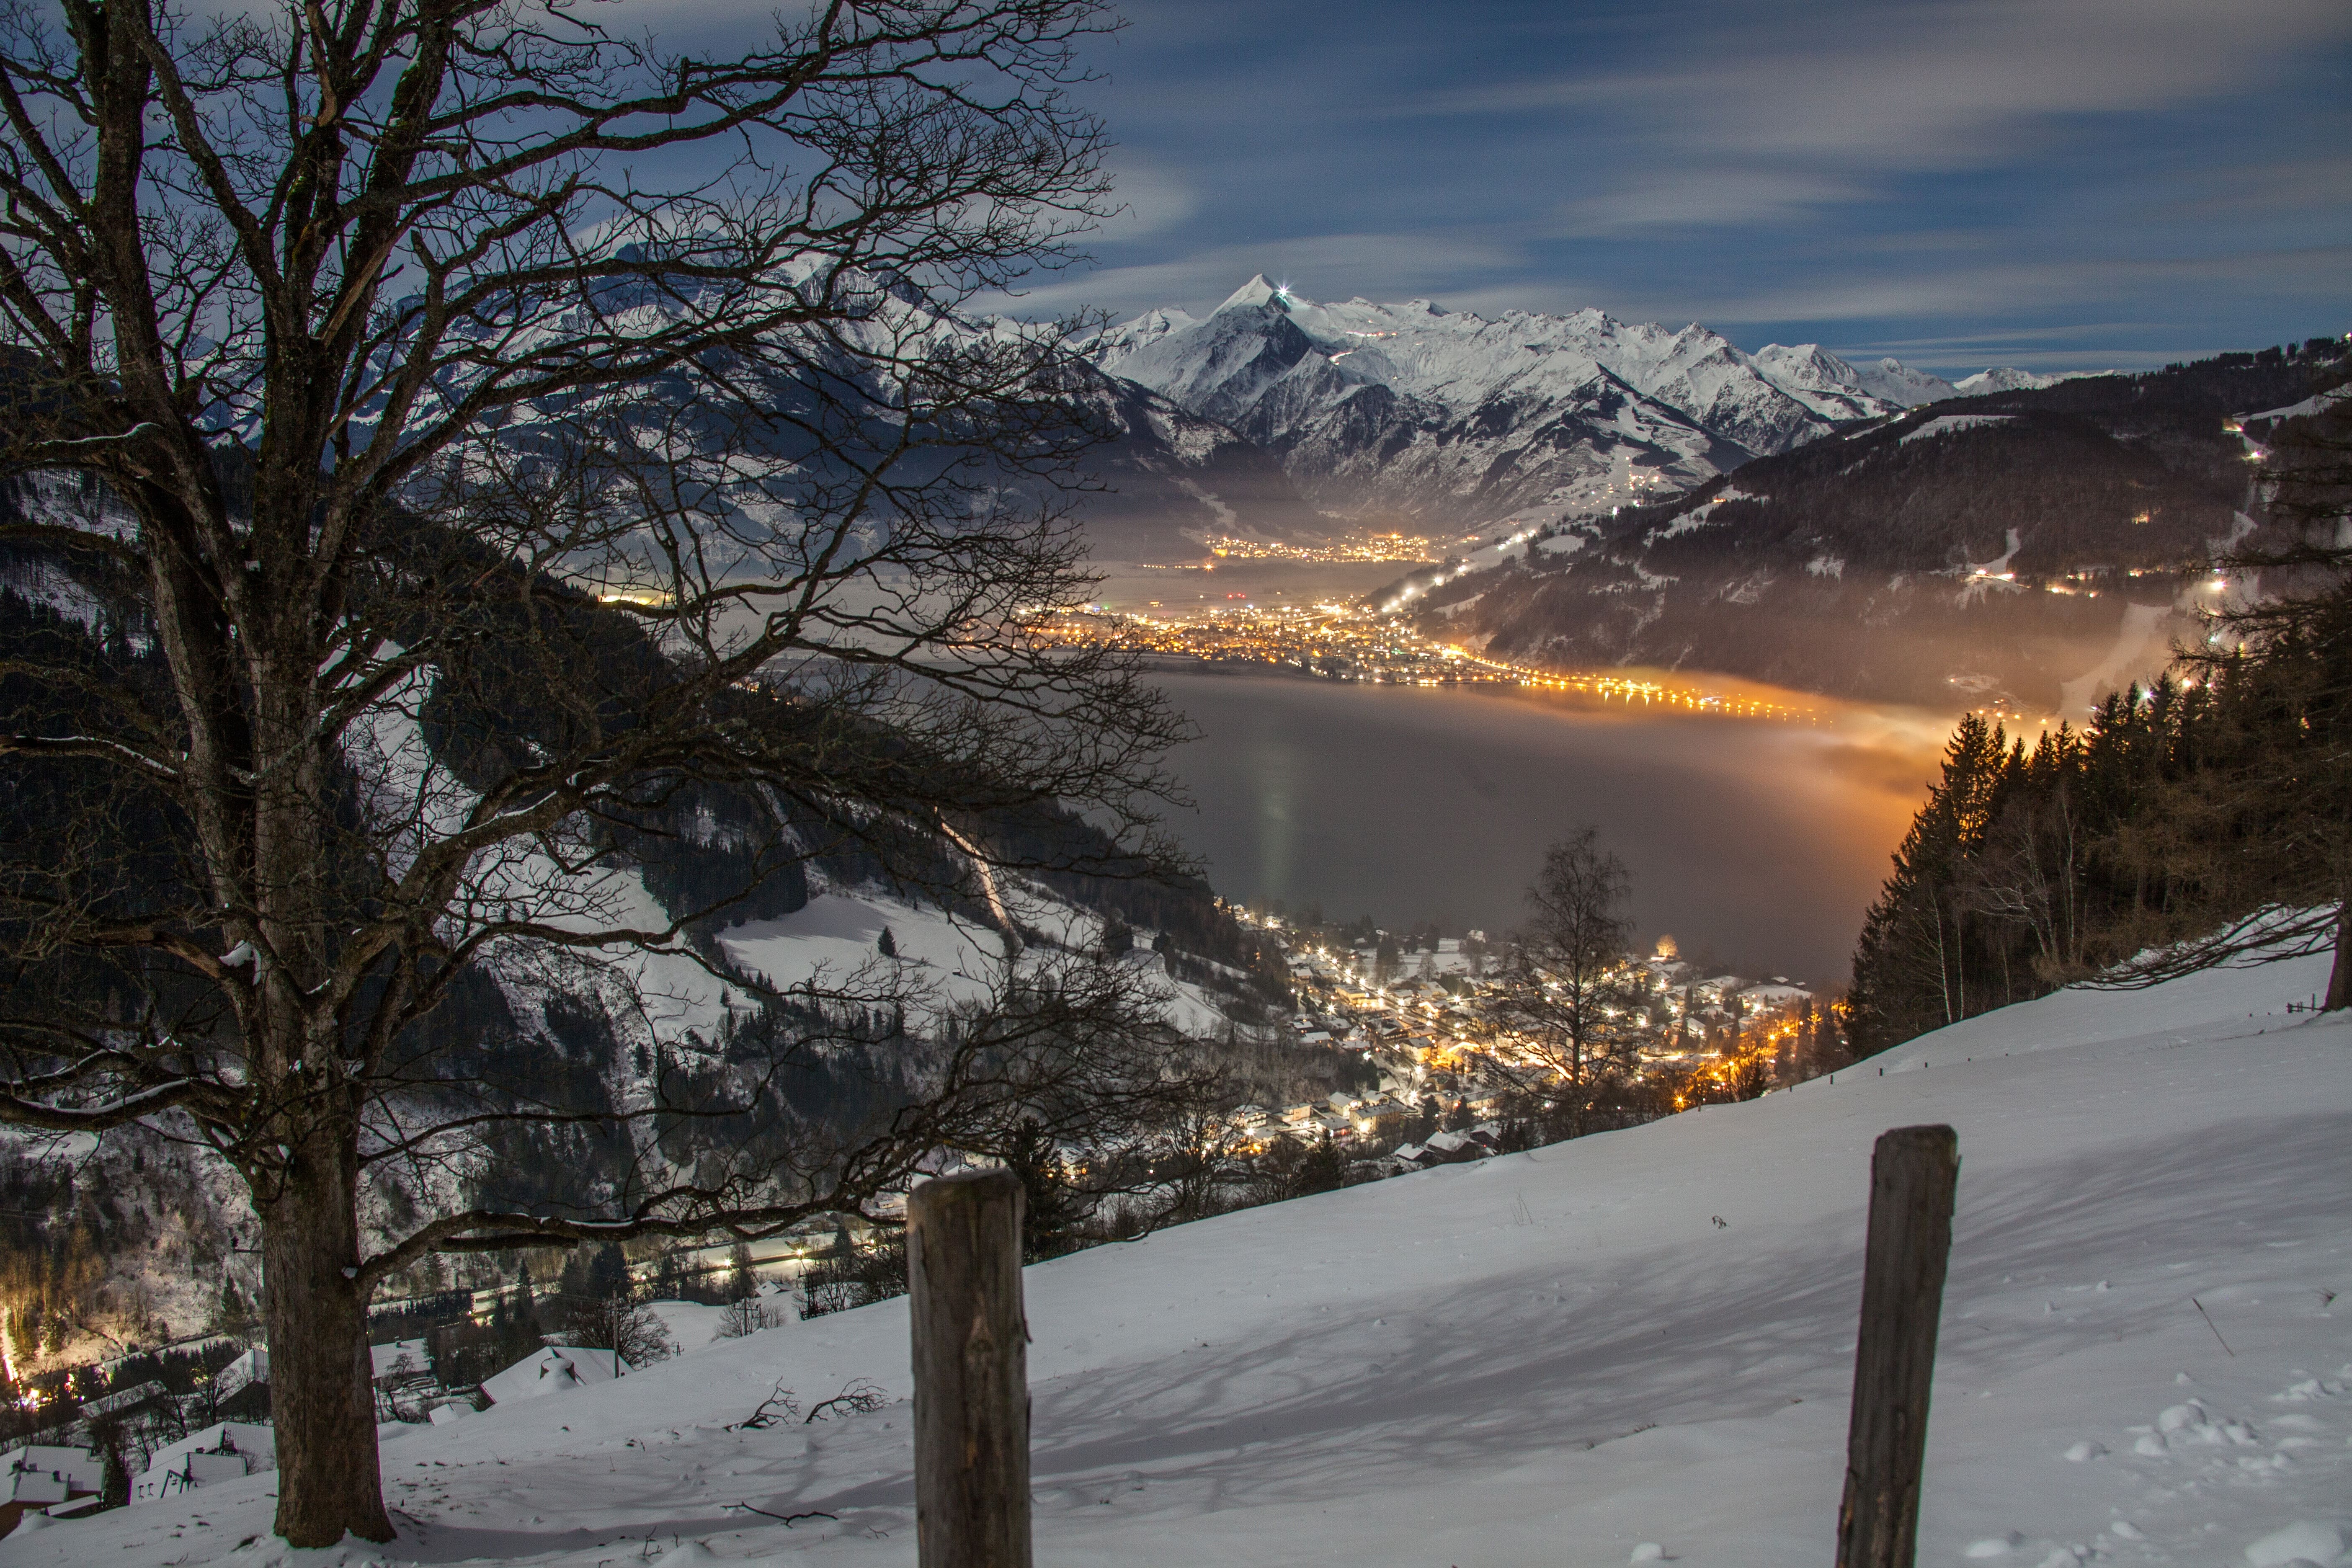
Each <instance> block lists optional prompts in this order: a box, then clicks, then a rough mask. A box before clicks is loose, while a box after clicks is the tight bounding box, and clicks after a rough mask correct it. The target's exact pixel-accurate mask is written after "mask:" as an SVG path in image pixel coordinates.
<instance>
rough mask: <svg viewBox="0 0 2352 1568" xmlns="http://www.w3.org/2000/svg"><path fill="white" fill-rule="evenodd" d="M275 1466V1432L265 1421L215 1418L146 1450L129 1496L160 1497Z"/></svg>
mask: <svg viewBox="0 0 2352 1568" xmlns="http://www.w3.org/2000/svg"><path fill="white" fill-rule="evenodd" d="M276 1468H278V1441H277V1436H276V1435H275V1434H274V1433H272V1432H271V1431H270V1429H269V1428H268V1427H267V1426H256V1425H254V1424H253V1423H251V1422H247V1421H217V1422H215V1423H214V1424H213V1425H212V1426H207V1427H205V1429H204V1430H203V1431H201V1432H195V1433H191V1434H190V1435H189V1436H185V1437H183V1438H181V1439H180V1440H179V1441H178V1442H176V1443H167V1444H165V1445H164V1446H163V1447H161V1448H158V1449H156V1450H155V1452H154V1453H152V1455H150V1456H148V1459H147V1468H146V1470H145V1472H144V1473H143V1474H142V1475H141V1476H140V1477H139V1479H136V1480H134V1481H132V1482H131V1501H132V1502H134V1503H142V1502H161V1501H162V1500H164V1499H165V1498H169V1497H177V1496H179V1495H180V1494H181V1493H183V1492H190V1491H195V1490H198V1489H202V1488H205V1487H210V1486H218V1485H220V1484H221V1483H222V1482H223V1481H236V1480H243V1479H245V1478H246V1477H247V1476H250V1475H254V1474H257V1473H258V1472H260V1471H262V1470H274V1469H276Z"/></svg>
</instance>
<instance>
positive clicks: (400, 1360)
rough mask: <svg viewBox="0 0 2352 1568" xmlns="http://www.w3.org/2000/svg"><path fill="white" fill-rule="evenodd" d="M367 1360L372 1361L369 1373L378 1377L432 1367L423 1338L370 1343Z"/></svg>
mask: <svg viewBox="0 0 2352 1568" xmlns="http://www.w3.org/2000/svg"><path fill="white" fill-rule="evenodd" d="M368 1360H369V1361H370V1362H371V1363H373V1371H372V1373H371V1375H373V1376H374V1377H376V1378H378V1379H382V1378H387V1377H404V1376H407V1375H408V1374H410V1373H419V1372H430V1371H431V1370H432V1369H433V1355H432V1352H430V1351H428V1350H427V1349H426V1348H425V1342H424V1341H423V1340H394V1342H392V1343H390V1344H388V1345H370V1346H368Z"/></svg>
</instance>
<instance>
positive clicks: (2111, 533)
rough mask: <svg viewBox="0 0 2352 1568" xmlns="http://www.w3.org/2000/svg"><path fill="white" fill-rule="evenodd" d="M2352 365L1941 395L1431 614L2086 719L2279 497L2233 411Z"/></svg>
mask: <svg viewBox="0 0 2352 1568" xmlns="http://www.w3.org/2000/svg"><path fill="white" fill-rule="evenodd" d="M2347 379H2352V361H2347V357H2346V353H2345V345H2344V344H2343V343H2342V342H2339V341H2337V340H2335V339H2329V338H2315V339H2313V340H2311V341H2310V342H2306V343H2303V344H2299V345H2293V346H2282V347H2278V348H2272V349H2266V350H2263V351H2262V352H2261V353H2236V354H2225V355H2221V356H2220V357H2219V358H2216V359H2213V360H2209V361H2201V362H2198V363H2193V364H2180V365H2175V366H2171V367H2168V368H2167V369H2165V370H2162V371H2156V372H2150V373H2148V374H2141V375H2115V376H2098V377H2085V378H2082V379H2079V380H2074V381H2067V382H2063V383H2061V384H2058V385H2056V386H2053V387H2048V388H2044V389H2042V390H2039V391H2016V392H2007V393H2000V394H1995V395H1988V396H1981V397H1972V398H1966V399H1956V400H1947V401H1944V402H1940V403H1936V404H1933V405H1927V406H1925V407H1921V408H1916V409H1913V410H1910V411H1908V412H1906V413H1905V414H1904V415H1902V416H1898V417H1895V418H1891V419H1885V420H1880V421H1876V422H1874V423H1871V424H1868V425H1866V426H1862V427H1860V428H1858V429H1854V430H1850V431H1847V432H1844V433H1842V434H1840V435H1837V436H1832V437H1825V438H1823V439H1822V440H1819V441H1815V442H1813V443H1811V444H1810V445H1807V446H1804V447H1798V448H1797V449H1795V450H1794V451H1790V452H1786V453H1782V454H1780V455H1778V456H1775V457H1769V458H1759V459H1758V460H1756V461H1754V462H1751V463H1748V464H1747V465H1746V466H1744V467H1742V468H1738V469H1737V470H1735V471H1734V472H1732V473H1730V474H1728V475H1725V476H1723V477H1721V478H1719V479H1713V480H1710V481H1708V482H1707V483H1706V484H1704V485H1701V486H1699V487H1698V488H1696V489H1693V490H1691V491H1690V492H1689V493H1688V494H1686V495H1685V496H1682V497H1679V498H1677V499H1676V500H1674V501H1671V502H1669V503H1666V504H1664V505H1660V506H1653V507H1629V508H1625V509H1622V510H1621V511H1620V512H1618V513H1617V514H1616V515H1614V516H1612V517H1608V518H1603V519H1600V520H1597V521H1594V522H1592V523H1591V524H1590V525H1580V526H1578V527H1573V528H1571V529H1570V530H1568V531H1562V532H1559V533H1556V534H1555V535H1553V536H1552V537H1549V538H1539V539H1537V540H1535V541H1534V542H1531V543H1530V545H1529V546H1528V551H1527V552H1526V553H1525V555H1524V556H1523V557H1521V556H1515V557H1513V558H1512V559H1511V560H1510V561H1508V562H1507V563H1505V564H1504V565H1503V566H1502V567H1500V568H1498V569H1495V570H1488V571H1483V572H1475V573H1471V574H1465V575H1462V576H1458V577H1456V578H1454V579H1453V580H1452V581H1450V582H1447V583H1445V584H1442V585H1440V586H1438V587H1435V588H1433V589H1432V590H1431V591H1430V592H1429V593H1428V594H1427V595H1426V597H1425V599H1423V601H1422V604H1423V609H1422V610H1421V612H1420V613H1421V615H1422V616H1423V624H1424V629H1427V630H1431V631H1433V632H1434V633H1441V634H1442V635H1443V636H1444V637H1448V638H1450V639H1454V640H1460V639H1463V638H1465V637H1467V638H1471V639H1475V640H1478V641H1481V642H1482V643H1483V646H1484V647H1486V649H1487V650H1488V651H1489V652H1491V653H1495V654H1498V655H1507V656H1509V657H1511V658H1518V659H1524V660H1528V661H1530V662H1535V663H1540V664H1548V665H1552V666H1558V667H1566V668H1591V667H1594V666H1609V665H1618V664H1631V665H1646V666H1658V667H1664V668H1680V669H1691V670H1713V671H1719V672H1723V673H1727V674H1733V675H1739V676H1744V677H1747V678H1749V679H1758V680H1765V681H1770V682H1773V683H1775V684H1779V685H1783V686H1788V687H1792V688H1795V689H1801V690H1810V691H1820V692H1824V693H1830V694H1833V695H1838V696H1845V697H1854V698H1862V699H1870V700H1895V701H1904V702H1916V703H1920V704H1924V705H1927V706H1933V707H1941V708H1947V709H1948V708H1950V707H1951V706H1953V705H1954V703H1955V700H1959V701H1962V702H1966V703H1968V704H1970V705H1981V706H1985V707H2003V708H2008V709H2011V710H2016V709H2023V710H2029V711H2050V710H2058V709H2059V708H2060V707H2061V704H2062V703H2063V702H2066V701H2068V700H2077V699H2078V700H2079V703H2080V704H2081V705H2078V706H2076V707H2074V709H2073V710H2072V711H2071V712H2070V713H2069V715H2068V716H2069V717H2071V718H2073V719H2074V720H2075V721H2077V722H2080V721H2081V720H2082V719H2083V717H2084V712H2085V710H2086V705H2087V703H2088V702H2089V701H2090V700H2095V697H2096V695H2097V692H2096V691H2084V689H2083V686H2084V683H2086V682H2090V683H2093V684H2095V682H2091V678H2092V677H2094V676H2095V675H2096V674H2097V672H2099V671H2101V670H2102V669H2105V670H2106V671H2107V677H2106V679H2107V680H2108V681H2109V682H2110V683H2113V684H2121V683H2122V681H2123V680H2124V679H2127V678H2129V676H2130V675H2132V674H2133V673H2135V672H2136V671H2145V672H2147V673H2153V671H2154V670H2155V669H2157V668H2160V667H2161V665H2162V664H2163V662H2164V646H2165V639H2166V637H2167V636H2168V635H2179V634H2183V633H2186V632H2187V631H2188V629H2189V624H2190V622H2191V620H2192V619H2193V616H2194V609H2195V606H2196V605H2197V604H2198V603H2199V602H2200V592H2201V590H2200V586H2199V584H2200V581H2201V580H2202V578H2203V577H2204V576H2205V574H2207V573H2208V572H2209V570H2210V566H2211V563H2212V562H2213V560H2214V558H2215V557H2216V555H2217V554H2218V553H2220V552H2226V551H2229V550H2231V549H2232V548H2234V547H2235V546H2236V544H2237V543H2238V542H2242V540H2243V539H2244V538H2245V536H2246V533H2247V531H2248V530H2249V529H2250V528H2252V527H2254V526H2255V525H2256V524H2257V522H2258V521H2259V519H2258V518H2257V517H2255V516H2254V515H2253V514H2254V513H2259V512H2260V510H2261V508H2260V506H2259V505H2258V504H2256V503H2255V501H2254V500H2253V499H2252V494H2251V492H2250V488H2249V469H2248V462H2247V458H2248V456H2249V453H2248V444H2247V441H2246V440H2245V439H2244V438H2243V437H2242V434H2241V432H2239V431H2237V430H2235V429H2232V428H2231V425H2232V424H2234V423H2235V422H2236V421H2237V420H2238V419H2239V418H2240V417H2241V416H2248V415H2252V414H2259V413H2261V412H2263V411H2267V410H2276V409H2280V408H2283V407H2289V406H2293V405H2298V404H2300V403H2302V402H2303V401H2304V400H2305V399H2307V398H2310V397H2311V396H2313V395H2315V394H2317V393H2321V392H2324V391H2326V390H2328V389H2330V388H2332V387H2336V386H2339V385H2341V384H2344V383H2345V381H2346V380H2347ZM2069 682H2074V683H2076V686H2075V688H2074V695H2073V698H2071V699H2070V694H2069V686H2068V683H2069Z"/></svg>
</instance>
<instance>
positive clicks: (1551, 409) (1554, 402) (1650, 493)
mask: <svg viewBox="0 0 2352 1568" xmlns="http://www.w3.org/2000/svg"><path fill="white" fill-rule="evenodd" d="M1093 357H1094V359H1095V362H1096V363H1097V364H1099V365H1100V366H1101V367H1102V368H1103V369H1105V370H1107V371H1108V372H1110V373H1111V374H1114V375H1117V376H1121V377H1125V378H1126V379H1128V380H1130V381H1133V382H1136V383H1139V384H1141V385H1143V386H1146V387H1149V388H1150V389H1151V390H1152V391H1154V392H1156V393H1159V394H1160V395H1164V396H1166V397H1167V398H1169V399H1170V400H1171V401H1172V402H1174V403H1175V404H1177V405H1181V406H1182V407H1184V408H1186V409H1189V410H1191V411H1192V413H1194V414H1196V415H1199V416H1203V417H1205V418H1209V419H1214V420H1220V421H1223V422H1224V423H1226V424H1229V425H1231V426H1234V428H1235V429H1237V430H1239V431H1240V432H1241V433H1242V434H1243V435H1244V436H1246V437H1249V438H1250V439H1251V440H1252V441H1255V442H1256V443H1257V444H1259V445H1260V446H1262V447H1265V448H1266V449H1267V450H1269V451H1271V452H1273V453H1276V455H1278V456H1279V457H1280V458H1281V459H1282V462H1283V466H1284V467H1285V468H1286V469H1287V470H1288V472H1289V474H1290V477H1291V479H1293V480H1294V481H1295V482H1296V483H1297V486H1298V488H1299V489H1301V490H1302V491H1304V492H1305V493H1306V494H1307V496H1308V497H1309V499H1311V500H1314V501H1315V502H1316V503H1317V504H1318V505H1320V506H1323V507H1325V508H1327V509H1329V510H1335V511H1344V512H1367V511H1374V510H1402V511H1408V512H1425V511H1432V510H1438V509H1441V508H1442V509H1444V511H1445V512H1446V514H1447V521H1457V520H1459V521H1469V522H1473V523H1475V522H1482V521H1494V520H1496V519H1499V518H1502V517H1505V516H1522V517H1525V518H1527V519H1528V520H1531V521H1552V520H1553V519H1555V518H1557V517H1560V516H1569V515H1575V514H1578V513H1590V512H1599V511H1605V510H1608V509H1609V508H1610V507H1611V506H1614V505H1622V504H1625V503H1629V502H1633V501H1636V500H1644V499H1655V498H1656V497H1657V496H1659V495H1660V494H1662V493H1665V492H1669V491H1672V490H1676V489H1683V488H1685V487H1686V486H1688V485H1690V484H1692V483H1695V482H1696V481H1698V480H1700V479H1706V478H1707V477H1708V476H1710V475H1712V474H1714V473H1716V472H1717V471H1719V470H1721V469H1724V468H1730V467H1734V466H1736V465H1738V463H1740V462H1743V461H1745V460H1746V459H1747V458H1750V457H1755V456H1760V455H1763V454H1768V453H1773V452H1780V451H1786V450H1787V449H1789V448H1790V447H1795V446H1800V445H1802V444H1803V443H1805V442H1807V441H1811V440H1814V439H1817V438H1818V437H1822V436H1823V435H1826V434H1828V433H1829V432H1830V431H1831V430H1832V429H1834V428H1836V427H1838V426H1841V425H1843V424H1847V423H1850V422H1852V421H1853V420H1857V419H1868V418H1876V417H1880V416H1885V415H1888V414H1893V413H1898V412H1900V411H1901V410H1902V409H1904V408H1906V407H1909V406H1911V405H1915V404H1919V403H1926V402H1932V401H1934V400H1936V399H1937V398H1940V397H1949V396H1951V395H1953V388H1952V386H1951V384H1949V383H1947V382H1945V381H1942V380H1940V379H1938V378H1937V377H1935V376H1932V375H1927V374H1923V373H1921V372H1918V371H1914V370H1911V369H1909V368H1907V367H1906V366H1904V365H1902V364H1900V363H1897V362H1895V361H1894V360H1891V359H1889V360H1882V361H1880V362H1878V363H1875V364H1873V365H1867V366H1856V365H1853V364H1849V363H1846V362H1845V361H1843V360H1841V359H1839V358H1838V357H1837V356H1836V355H1834V354H1832V353H1827V352H1825V351H1824V350H1822V349H1821V348H1820V347H1819V346H1818V345H1814V344H1806V345H1804V346H1802V347H1801V348H1793V349H1791V348H1782V347H1780V346H1779V345H1777V344H1776V345H1773V346H1771V347H1768V348H1765V349H1762V350H1759V352H1758V353H1755V354H1752V355H1751V354H1748V353H1743V352H1742V351H1741V350H1740V349H1738V347H1737V346H1735V345H1734V344H1733V343H1731V342H1729V341H1728V340H1727V339H1726V338H1724V337H1722V336H1721V335H1719V334H1717V333H1716V332H1713V331H1708V330H1707V329H1706V328H1705V327H1702V326H1697V325H1695V324H1694V325H1691V326H1686V327H1683V328H1681V329H1678V330H1677V329H1674V328H1668V327H1663V326H1657V325H1654V324H1649V325H1645V324H1639V323H1633V322H1626V321H1617V320H1615V319H1613V318H1612V317H1610V316H1608V315H1605V314H1603V313H1602V312H1601V311H1599V310H1580V311H1578V312H1576V313H1575V314H1574V315H1570V316H1552V315H1545V314H1542V313H1540V312H1535V311H1527V310H1513V311H1508V312H1507V313H1505V314H1504V315H1502V316H1500V317H1496V318H1492V319H1490V318H1487V317H1485V316H1480V315H1476V314H1474V313H1472V312H1469V311H1449V310H1441V309H1440V308H1438V307H1437V306H1435V305H1433V304H1432V303H1430V302H1429V301H1428V300H1411V301H1409V302H1407V303H1404V304H1401V305H1381V304H1374V303H1373V302H1371V301H1370V300H1361V299H1358V300H1348V301H1347V302H1346V303H1344V304H1318V303H1317V302H1315V301H1314V300H1308V299H1307V298H1306V297H1305V296H1304V295H1301V294H1299V293H1297V291H1295V290H1292V289H1285V288H1282V287H1279V286H1277V285H1276V284H1274V283H1271V282H1268V281H1267V280H1266V279H1265V278H1264V277H1263V276H1260V277H1256V278H1253V279H1250V281H1249V282H1248V283H1246V284H1244V285H1243V287H1242V288H1241V289H1239V290H1237V291H1236V292H1235V293H1234V295H1233V296H1232V298H1230V299H1228V300H1225V302H1224V303H1223V305H1221V306H1219V307H1218V308H1217V310H1215V311H1214V312H1213V313H1212V314H1211V315H1210V316H1209V317H1208V318H1207V319H1206V320H1201V319H1196V318H1194V317H1192V316H1191V315H1189V314H1187V313H1186V312H1184V311H1182V310H1150V311H1147V312H1145V313H1144V314H1143V315H1141V316H1139V317H1137V318H1136V319H1135V320H1133V321H1128V322H1125V323H1123V324H1122V325H1120V326H1118V327H1116V328H1113V329H1111V330H1110V331H1107V332H1105V333H1104V334H1103V335H1102V336H1101V337H1100V338H1099V339H1097V341H1096V342H1095V343H1094V345H1093Z"/></svg>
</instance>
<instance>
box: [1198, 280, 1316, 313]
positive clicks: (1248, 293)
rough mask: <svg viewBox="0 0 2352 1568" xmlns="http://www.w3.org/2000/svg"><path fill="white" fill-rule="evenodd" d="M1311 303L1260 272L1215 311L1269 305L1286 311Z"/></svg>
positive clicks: (1229, 296) (1230, 295)
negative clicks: (1295, 306)
mask: <svg viewBox="0 0 2352 1568" xmlns="http://www.w3.org/2000/svg"><path fill="white" fill-rule="evenodd" d="M1313 303H1314V301H1313V300H1308V299H1306V298H1304V297H1303V296H1301V295H1298V294H1297V293H1294V292H1292V291H1291V290H1290V289H1286V288H1284V287H1283V286H1282V285H1281V284H1279V283H1276V282H1275V281H1274V280H1273V279H1270V278H1268V277H1267V276H1266V275H1265V273H1263V272H1260V273H1258V274H1256V275H1255V277H1253V278H1251V279H1250V280H1249V281H1248V282H1246V283H1244V284H1243V285H1242V286H1241V287H1240V288H1238V289H1234V291H1233V292H1232V293H1231V294H1228V295H1226V296H1225V302H1224V303H1223V304H1222V305H1220V306H1218V307H1217V309H1218V310H1234V309H1235V308H1236V307H1240V306H1258V305H1269V304H1271V305H1278V306H1280V307H1281V308H1282V309H1284V310H1289V309H1290V308H1291V307H1292V306H1294V305H1311V304H1313Z"/></svg>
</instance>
